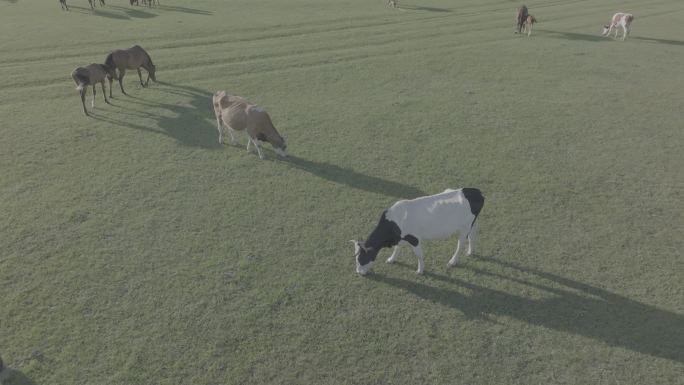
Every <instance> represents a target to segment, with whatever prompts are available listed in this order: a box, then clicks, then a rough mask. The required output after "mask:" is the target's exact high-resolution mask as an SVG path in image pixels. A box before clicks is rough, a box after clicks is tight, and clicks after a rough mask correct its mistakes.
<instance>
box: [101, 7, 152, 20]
mask: <svg viewBox="0 0 684 385" xmlns="http://www.w3.org/2000/svg"><path fill="white" fill-rule="evenodd" d="M107 7H108V8H112V9H117V10H119V11H121V12H123V13H125V14H126V16H128V17H129V18H131V19H133V18H136V19H151V18H153V17H157V16H158V15H157V14H154V13H150V12H147V11H143V10H142V9H136V8H126V7H121V6H118V5H108V6H107Z"/></svg>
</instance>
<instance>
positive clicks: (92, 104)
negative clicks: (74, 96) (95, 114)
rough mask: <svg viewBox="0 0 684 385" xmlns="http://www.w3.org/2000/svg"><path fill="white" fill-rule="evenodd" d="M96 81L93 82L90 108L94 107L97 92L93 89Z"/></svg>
mask: <svg viewBox="0 0 684 385" xmlns="http://www.w3.org/2000/svg"><path fill="white" fill-rule="evenodd" d="M96 85H97V83H93V99H92V100H91V101H90V108H92V109H95V94H96V93H97V92H96V91H95V86H96Z"/></svg>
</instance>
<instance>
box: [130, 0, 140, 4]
mask: <svg viewBox="0 0 684 385" xmlns="http://www.w3.org/2000/svg"><path fill="white" fill-rule="evenodd" d="M130 2H131V5H133V4H135V5H140V3H138V0H130Z"/></svg>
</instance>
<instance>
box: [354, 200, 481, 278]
mask: <svg viewBox="0 0 684 385" xmlns="http://www.w3.org/2000/svg"><path fill="white" fill-rule="evenodd" d="M483 206H484V196H483V195H482V192H481V191H480V190H478V189H476V188H462V189H458V190H452V189H446V190H444V192H442V193H439V194H435V195H429V196H424V197H420V198H416V199H412V200H400V201H398V202H396V203H395V204H393V205H392V207H390V208H389V209H387V210H385V211H384V212H383V213H382V216H381V217H380V222H379V223H378V224H377V225H376V226H375V229H374V230H373V231H372V232H371V234H370V236H369V237H368V239H367V240H366V241H365V242H359V241H355V240H352V241H351V242H352V243H353V244H354V256H355V257H356V272H357V273H359V274H361V275H366V274H367V273H368V272H369V271H370V270H371V268H372V267H373V264H374V263H375V258H376V257H377V255H378V252H379V251H380V249H382V248H385V247H394V251H393V252H392V255H390V257H389V258H388V259H387V263H393V262H395V261H396V259H397V256H398V255H399V247H400V246H401V245H403V244H409V245H410V246H411V247H412V248H413V253H414V254H415V255H416V257H418V270H417V271H416V273H418V274H422V273H423V269H424V263H423V248H422V242H423V241H424V240H426V239H437V238H446V237H448V236H450V235H452V234H454V233H459V239H458V244H457V245H456V252H454V255H453V256H452V257H451V259H450V260H449V263H448V264H447V266H449V267H451V266H454V265H455V264H457V263H458V253H459V251H460V250H461V245H462V244H463V243H465V240H466V239H468V251H467V254H468V255H471V254H472V252H473V239H474V238H475V220H476V219H477V217H478V215H479V214H480V211H481V210H482V207H483Z"/></svg>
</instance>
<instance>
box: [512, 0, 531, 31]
mask: <svg viewBox="0 0 684 385" xmlns="http://www.w3.org/2000/svg"><path fill="white" fill-rule="evenodd" d="M528 16H529V12H528V11H527V7H526V6H525V5H523V6H522V7H520V8H518V10H517V12H516V14H515V21H516V28H515V32H516V33H521V32H522V29H523V27H524V24H525V20H527V17H528Z"/></svg>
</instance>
